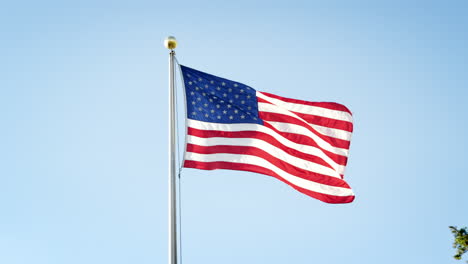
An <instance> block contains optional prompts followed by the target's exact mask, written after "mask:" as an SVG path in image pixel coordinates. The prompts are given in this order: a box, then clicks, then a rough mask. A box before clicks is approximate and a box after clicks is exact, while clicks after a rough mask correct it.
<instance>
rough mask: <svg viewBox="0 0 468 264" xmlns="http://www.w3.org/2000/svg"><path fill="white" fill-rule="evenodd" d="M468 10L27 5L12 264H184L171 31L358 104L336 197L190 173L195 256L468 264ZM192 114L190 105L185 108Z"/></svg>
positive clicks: (194, 50) (209, 51)
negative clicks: (345, 198)
mask: <svg viewBox="0 0 468 264" xmlns="http://www.w3.org/2000/svg"><path fill="white" fill-rule="evenodd" d="M467 13H468V5H467V4H466V2H465V1H438V2H432V1H386V2H383V1H380V3H375V1H321V2H315V1H283V2H282V3H280V2H274V1H258V2H250V1H243V0H241V1H229V2H227V1H224V2H223V1H218V2H209V1H186V2H184V1H173V2H171V1H49V0H45V1H7V2H5V3H3V4H2V7H1V9H0V61H1V63H0V91H1V96H0V121H1V130H0V263H5V264H23V263H24V264H25V263H34V264H62V263H67V264H75V263H76V264H83V263H87V264H94V263H96V264H98V263H99V264H102V263H113V264H121V263H122V264H123V263H139V264H143V263H148V264H150V263H151V264H154V263H166V262H167V122H168V120H167V94H168V93H167V81H168V77H167V68H168V67H167V60H168V51H167V50H166V49H165V48H164V47H163V44H162V43H163V40H164V38H165V37H166V36H167V35H174V36H176V37H177V38H178V40H179V47H178V48H177V56H178V59H179V61H180V63H182V64H185V65H187V66H190V67H193V68H196V69H199V70H202V71H206V72H209V73H212V74H215V75H219V76H222V77H225V78H228V79H233V80H236V81H239V82H242V83H245V84H248V85H250V86H252V87H254V88H255V89H257V90H260V91H266V92H270V93H276V94H280V95H283V96H287V97H291V98H301V99H307V100H311V101H336V102H340V103H343V104H345V105H346V106H348V107H349V108H350V109H351V111H353V114H354V118H355V132H354V136H353V140H352V143H351V154H350V160H349V166H348V169H347V174H346V179H347V181H348V182H349V184H350V185H351V186H352V187H353V189H354V190H355V193H356V200H355V201H354V202H353V203H352V204H347V205H329V204H325V203H322V202H319V201H317V200H314V199H311V198H309V197H307V196H305V195H302V194H300V193H299V192H297V191H294V190H293V189H292V188H290V187H289V186H287V185H286V184H284V183H281V182H280V181H278V180H275V179H273V178H270V177H267V176H263V175H258V174H253V173H246V172H237V171H236V172H231V171H212V172H206V171H197V170H191V169H186V170H185V171H183V174H182V191H183V231H184V233H183V256H184V263H185V264H191V263H203V264H209V263H216V264H218V263H229V264H230V263H232V264H234V263H235V264H238V263H256V264H257V263H270V264H279V263H281V264H282V263H295V264H300V263H304V264H310V263H327V264H335V263H336V264H338V263H347V264H358V263H359V264H362V263H380V264H387V263H389V264H390V263H391V264H395V263H411V264H413V263H434V264H435V263H448V264H450V263H453V264H456V263H460V264H461V263H462V262H460V261H458V262H457V261H455V260H453V259H452V258H451V256H452V255H453V253H454V251H453V249H452V248H451V242H452V235H451V234H450V232H449V229H448V226H449V225H458V226H468V210H467V201H468V192H467V186H468V177H467V173H466V171H467V170H468V162H467V149H468V139H467V134H468V126H467V124H468V117H467V115H468V108H467V103H466V101H467V99H468V94H467V87H468V71H467V61H468V51H467V47H468V31H467V28H468V16H467ZM181 111H182V109H181Z"/></svg>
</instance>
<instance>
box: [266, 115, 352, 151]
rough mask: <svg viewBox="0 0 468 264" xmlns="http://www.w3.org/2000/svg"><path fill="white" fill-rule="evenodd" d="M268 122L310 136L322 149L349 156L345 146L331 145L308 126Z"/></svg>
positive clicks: (282, 129)
mask: <svg viewBox="0 0 468 264" xmlns="http://www.w3.org/2000/svg"><path fill="white" fill-rule="evenodd" d="M265 122H266V123H268V124H270V125H272V126H273V127H274V128H276V129H278V130H279V131H281V132H286V133H294V134H300V135H303V136H307V137H309V138H310V139H311V140H313V141H315V142H316V143H317V145H319V147H321V148H322V149H325V150H328V151H330V152H331V153H335V154H338V155H341V156H346V157H347V156H348V153H349V150H347V149H344V148H337V147H333V146H332V145H330V143H328V142H326V141H324V140H323V139H321V138H320V137H318V136H317V135H315V134H314V133H312V132H310V130H308V129H307V128H305V127H303V126H301V125H296V124H291V123H282V122H271V121H265Z"/></svg>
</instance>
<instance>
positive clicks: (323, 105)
mask: <svg viewBox="0 0 468 264" xmlns="http://www.w3.org/2000/svg"><path fill="white" fill-rule="evenodd" d="M260 93H262V94H264V95H266V96H268V97H271V98H275V99H278V100H281V101H284V102H288V103H294V104H303V105H310V106H316V107H321V108H326V109H330V110H337V111H342V112H346V113H349V114H350V115H352V113H351V111H349V109H348V108H347V107H346V106H344V105H342V104H338V103H332V102H309V101H304V100H298V99H291V98H286V97H282V96H278V95H275V94H271V93H265V92H260Z"/></svg>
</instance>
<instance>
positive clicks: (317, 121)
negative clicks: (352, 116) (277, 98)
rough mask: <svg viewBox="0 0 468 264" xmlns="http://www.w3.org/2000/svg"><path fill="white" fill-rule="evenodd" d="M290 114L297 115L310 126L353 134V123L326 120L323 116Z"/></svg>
mask: <svg viewBox="0 0 468 264" xmlns="http://www.w3.org/2000/svg"><path fill="white" fill-rule="evenodd" d="M291 112H292V111H291ZM292 113H294V114H296V115H298V116H299V117H300V118H302V119H304V120H305V121H307V123H310V124H314V125H319V126H323V127H329V128H335V129H341V130H344V131H348V132H353V123H351V122H347V121H342V120H337V119H333V118H327V117H323V116H317V115H309V114H304V113H299V112H292Z"/></svg>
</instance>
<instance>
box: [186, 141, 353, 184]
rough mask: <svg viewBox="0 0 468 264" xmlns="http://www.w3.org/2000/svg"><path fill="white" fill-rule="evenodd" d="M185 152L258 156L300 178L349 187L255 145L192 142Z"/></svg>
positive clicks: (333, 178) (342, 182)
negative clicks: (215, 144) (207, 144)
mask: <svg viewBox="0 0 468 264" xmlns="http://www.w3.org/2000/svg"><path fill="white" fill-rule="evenodd" d="M187 152H194V153H199V154H218V153H228V154H239V155H251V156H257V157H260V158H262V159H264V160H266V161H268V162H270V163H271V164H273V165H274V166H276V167H277V168H279V169H281V170H283V171H285V172H287V173H289V174H291V175H294V176H297V177H300V178H302V179H306V180H309V181H313V182H317V183H320V184H326V185H329V186H335V187H342V188H348V189H350V187H349V185H348V184H347V183H346V182H345V181H343V180H342V179H339V178H335V177H332V176H328V175H324V174H320V173H316V172H312V171H308V170H304V169H301V168H299V167H296V166H294V165H292V164H291V163H288V162H285V161H284V160H281V159H278V158H276V157H275V156H273V155H271V154H270V153H268V152H266V151H264V150H262V149H259V148H256V147H247V146H228V145H220V146H199V145H194V144H187Z"/></svg>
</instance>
